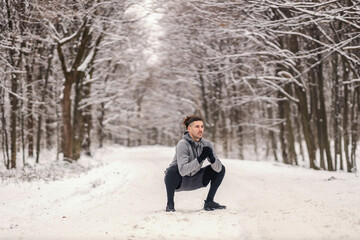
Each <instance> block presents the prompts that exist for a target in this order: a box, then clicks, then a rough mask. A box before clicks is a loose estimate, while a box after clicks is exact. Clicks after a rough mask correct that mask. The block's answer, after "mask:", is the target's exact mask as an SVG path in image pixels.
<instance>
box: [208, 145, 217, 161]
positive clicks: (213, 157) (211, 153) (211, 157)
mask: <svg viewBox="0 0 360 240" xmlns="http://www.w3.org/2000/svg"><path fill="white" fill-rule="evenodd" d="M207 148H209V149H210V153H209V155H208V158H209V162H210V163H214V162H215V160H216V158H215V156H214V153H213V151H212V149H211V148H210V147H207Z"/></svg>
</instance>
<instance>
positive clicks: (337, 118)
mask: <svg viewBox="0 0 360 240" xmlns="http://www.w3.org/2000/svg"><path fill="white" fill-rule="evenodd" d="M332 68H333V73H332V77H333V106H334V109H333V110H334V115H335V119H334V139H335V142H334V143H335V144H334V170H337V166H338V160H339V159H338V156H339V155H341V137H340V136H341V130H340V120H341V119H340V111H341V110H340V109H341V108H340V99H339V77H338V71H337V70H338V69H337V68H338V56H337V54H333V56H332ZM340 169H341V170H343V167H342V162H341V158H340Z"/></svg>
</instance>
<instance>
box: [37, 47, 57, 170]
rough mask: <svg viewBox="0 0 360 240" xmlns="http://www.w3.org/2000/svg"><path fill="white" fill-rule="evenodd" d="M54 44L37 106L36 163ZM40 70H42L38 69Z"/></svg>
mask: <svg viewBox="0 0 360 240" xmlns="http://www.w3.org/2000/svg"><path fill="white" fill-rule="evenodd" d="M54 48H55V47H54V46H52V47H51V49H50V53H49V57H48V61H47V68H46V72H45V83H44V88H43V90H42V92H41V103H42V104H40V106H39V115H38V126H37V137H36V163H39V158H40V142H41V124H42V121H43V120H42V116H43V114H45V112H44V109H45V106H44V104H45V100H46V91H47V90H48V82H49V76H50V69H51V62H52V56H53V52H54ZM40 72H42V71H40Z"/></svg>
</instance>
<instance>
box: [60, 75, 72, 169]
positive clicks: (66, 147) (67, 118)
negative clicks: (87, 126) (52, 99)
mask: <svg viewBox="0 0 360 240" xmlns="http://www.w3.org/2000/svg"><path fill="white" fill-rule="evenodd" d="M71 86H72V82H71V81H70V80H68V79H66V80H65V84H64V90H63V98H62V100H61V107H62V121H63V122H62V131H63V132H62V150H63V153H64V160H65V161H70V162H71V161H72V159H73V151H72V145H73V144H72V141H73V139H72V127H71V98H70V94H71Z"/></svg>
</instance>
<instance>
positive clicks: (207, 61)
mask: <svg viewBox="0 0 360 240" xmlns="http://www.w3.org/2000/svg"><path fill="white" fill-rule="evenodd" d="M164 4H165V5H166V6H167V9H166V11H165V14H164V15H165V17H164V21H163V22H162V24H163V27H164V28H165V29H167V31H166V32H167V35H166V37H164V43H165V45H164V46H165V47H164V49H166V50H165V51H168V52H169V51H171V53H172V58H171V61H169V62H168V64H169V65H170V66H169V67H168V68H167V69H171V70H170V73H169V74H171V73H172V74H173V76H174V78H177V79H179V81H177V84H178V85H179V86H181V83H178V82H181V81H180V80H181V79H192V82H190V84H188V90H189V91H188V94H187V97H188V98H189V99H191V100H192V102H193V103H194V105H195V111H196V112H197V113H198V114H201V115H203V116H204V117H205V119H206V120H207V124H208V125H207V128H208V129H209V130H210V132H211V135H210V137H211V138H212V140H213V141H215V142H217V143H218V144H219V145H221V146H222V149H223V152H224V154H225V155H226V153H231V152H237V154H238V157H240V158H243V157H244V150H243V149H244V148H245V146H246V145H247V144H251V145H253V146H254V147H255V148H254V151H255V153H256V151H257V148H258V147H259V146H261V145H263V144H265V145H266V148H267V154H268V155H269V154H272V155H273V158H274V159H275V160H279V161H282V162H284V163H287V164H294V165H297V164H300V161H306V162H307V165H308V166H309V167H311V168H313V169H320V168H321V169H326V170H329V171H333V170H337V169H341V170H343V169H344V170H346V171H348V172H351V171H356V149H357V143H358V141H359V123H360V122H359V113H360V89H359V83H360V80H359V79H360V78H359V75H360V66H359V65H360V25H359V19H360V11H359V10H360V6H359V4H358V2H357V1H351V0H340V1H332V0H329V1H306V2H303V1H271V0H266V1H256V0H255V1H241V2H239V1H225V2H222V1H215V0H213V1H201V0H200V1H195V0H194V1H186V2H182V1H172V2H171V3H169V2H168V1H166V2H165V3H164ZM194 89H195V90H194Z"/></svg>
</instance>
